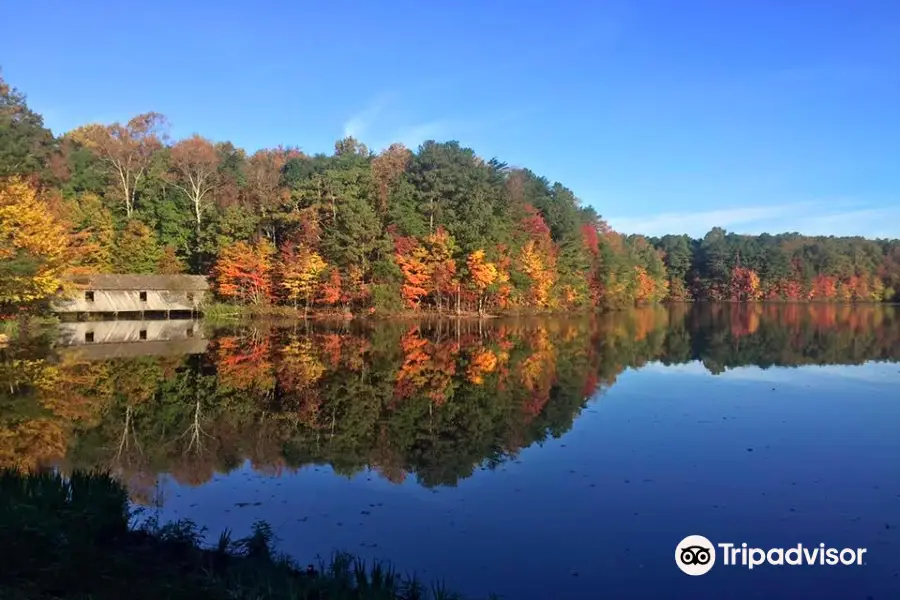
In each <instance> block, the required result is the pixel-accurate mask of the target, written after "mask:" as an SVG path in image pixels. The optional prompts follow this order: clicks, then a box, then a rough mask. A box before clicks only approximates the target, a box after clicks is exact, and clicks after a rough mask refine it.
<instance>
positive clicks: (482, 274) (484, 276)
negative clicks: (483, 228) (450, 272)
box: [466, 249, 497, 313]
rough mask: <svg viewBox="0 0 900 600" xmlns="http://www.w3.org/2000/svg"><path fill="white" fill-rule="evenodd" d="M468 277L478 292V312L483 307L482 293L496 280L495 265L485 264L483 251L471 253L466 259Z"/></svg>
mask: <svg viewBox="0 0 900 600" xmlns="http://www.w3.org/2000/svg"><path fill="white" fill-rule="evenodd" d="M466 266H467V267H468V268H469V275H471V276H472V285H473V287H474V288H475V290H476V291H477V292H478V312H479V313H480V312H481V310H482V307H483V305H484V293H485V291H486V290H487V288H488V287H490V285H491V284H493V283H494V282H495V281H496V280H497V265H495V264H494V263H491V262H487V261H486V260H485V258H484V250H481V249H478V250H475V251H474V252H472V253H471V254H470V255H469V257H468V258H467V259H466Z"/></svg>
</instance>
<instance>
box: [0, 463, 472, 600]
mask: <svg viewBox="0 0 900 600" xmlns="http://www.w3.org/2000/svg"><path fill="white" fill-rule="evenodd" d="M132 516H133V515H132V514H131V513H130V511H129V505H128V499H127V495H126V493H125V490H124V488H123V487H122V485H121V484H119V483H118V482H117V481H116V480H114V479H112V478H111V477H110V476H108V475H106V474H98V473H79V472H76V473H74V474H73V475H72V476H71V477H69V478H63V477H62V476H60V475H58V474H55V473H40V474H24V473H20V472H17V471H0V598H4V599H9V600H26V599H27V600H44V599H50V598H83V599H85V600H88V599H90V600H106V599H110V600H112V599H115V600H119V599H121V598H128V599H129V600H142V599H145V598H146V599H148V600H150V599H153V600H159V599H163V598H172V599H181V598H184V599H188V598H190V599H192V600H193V599H211V600H212V599H215V600H218V599H222V600H225V599H227V600H245V599H246V600H261V599H272V600H281V599H292V600H293V599H297V600H300V599H310V600H312V599H316V600H326V599H327V600H344V599H358V600H375V599H378V600H418V599H426V598H434V599H435V600H442V599H449V598H460V596H458V595H456V594H452V593H450V592H448V591H446V590H445V589H444V588H443V586H431V587H430V588H428V587H426V586H425V585H423V584H422V583H421V582H419V581H418V580H417V579H416V578H415V577H404V576H401V575H398V574H397V573H396V572H395V571H394V570H393V569H392V568H391V567H389V566H386V565H384V564H381V563H376V564H374V565H372V566H371V567H367V565H366V564H365V563H364V562H363V561H362V560H360V559H357V558H354V557H352V556H350V555H348V554H336V555H334V556H333V557H332V559H331V561H330V563H329V564H320V565H319V566H318V569H315V568H312V567H308V568H307V569H306V570H304V569H301V568H299V567H298V565H297V564H296V563H294V562H293V561H292V560H291V559H290V558H289V557H287V556H285V555H283V554H280V553H278V552H276V551H275V549H274V544H273V542H274V535H273V533H272V530H271V528H270V527H269V525H268V524H266V523H263V522H258V523H256V524H255V525H254V527H253V532H252V534H251V535H250V536H248V537H246V538H242V539H237V540H233V539H232V538H231V533H230V532H229V531H225V532H223V533H222V534H221V535H220V536H219V539H218V542H217V544H216V545H215V546H213V547H211V548H204V547H203V546H202V545H201V540H202V536H203V531H202V530H200V529H199V528H198V527H197V526H196V525H195V524H194V523H192V522H190V521H177V522H174V523H167V524H164V525H162V524H160V523H159V522H157V521H156V520H155V519H147V520H145V521H144V522H143V523H142V524H141V525H139V526H137V527H130V526H129V525H130V523H131V518H132Z"/></svg>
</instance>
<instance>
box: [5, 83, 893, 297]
mask: <svg viewBox="0 0 900 600" xmlns="http://www.w3.org/2000/svg"><path fill="white" fill-rule="evenodd" d="M73 271H79V272H129V273H179V272H191V273H201V274H209V275H212V276H213V277H214V279H215V284H216V286H215V288H216V292H217V294H218V295H219V296H220V297H221V298H223V299H227V300H230V301H234V302H240V303H248V304H266V305H268V304H286V305H294V306H304V307H315V308H321V309H331V310H348V311H379V312H395V311H400V310H410V309H411V310H420V309H426V308H427V309H436V310H443V311H457V310H466V311H475V310H478V311H484V310H488V311H494V312H497V311H503V310H526V311H527V310H550V309H570V308H578V307H585V308H587V307H591V306H594V307H602V308H611V307H619V306H630V305H633V304H635V303H651V302H657V301H663V300H671V301H684V300H691V299H704V300H706V299H708V300H733V301H745V300H758V299H784V300H832V301H882V300H891V299H893V298H895V294H896V293H897V290H898V289H900V242H898V241H897V240H892V241H886V240H866V239H863V238H833V237H805V236H801V235H798V234H783V235H777V236H771V235H761V236H741V235H735V234H726V232H725V231H723V230H722V229H719V228H715V229H713V230H712V231H710V232H709V233H708V234H707V235H706V236H705V237H704V238H703V239H702V240H694V239H691V238H689V237H687V236H666V237H663V238H661V239H656V238H646V237H643V236H639V235H628V236H626V235H621V234H619V233H616V232H614V231H612V230H611V229H610V227H609V226H608V225H607V224H606V223H605V222H604V221H603V220H602V219H601V217H600V216H599V215H598V214H597V213H596V212H595V211H594V209H592V208H590V207H584V206H581V204H580V202H579V200H578V198H576V197H575V195H574V194H573V193H572V191H571V190H569V189H568V188H566V187H565V186H563V185H562V184H560V183H551V182H550V181H548V180H547V179H545V178H543V177H540V176H538V175H536V174H535V173H533V172H531V171H529V170H528V169H523V168H517V167H511V166H509V165H507V164H505V163H503V162H500V161H498V160H496V159H491V160H485V159H482V158H480V157H478V156H477V155H476V154H475V153H474V152H473V151H472V150H471V149H469V148H464V147H462V146H460V145H459V144H458V143H456V142H443V143H439V142H435V141H428V142H425V143H423V144H422V145H421V146H420V147H419V148H418V149H416V150H415V151H412V150H409V149H407V148H405V147H403V146H402V145H400V144H394V145H392V146H390V147H389V148H387V149H385V150H384V151H382V152H380V153H373V152H371V151H370V150H369V149H367V148H366V147H365V146H364V145H363V144H361V143H359V142H358V141H357V140H355V139H353V138H345V139H342V140H339V141H337V142H336V143H335V148H334V153H333V154H331V155H324V154H316V155H308V154H305V153H304V152H303V151H301V150H300V149H297V148H285V147H279V148H270V149H261V150H258V151H256V152H254V153H252V154H248V153H246V152H245V151H244V150H242V149H240V148H236V147H235V146H234V145H233V144H231V143H229V142H215V143H214V142H212V141H210V140H207V139H205V138H203V137H200V136H198V135H194V136H192V137H190V138H187V139H182V140H170V139H169V138H168V135H167V124H166V119H165V118H164V117H163V116H162V115H159V114H156V113H148V114H143V115H138V116H136V117H134V118H133V119H132V120H131V121H129V122H128V123H125V124H119V123H113V124H90V125H85V126H83V127H79V128H77V129H75V130H73V131H70V132H68V133H66V134H64V135H62V136H61V137H54V136H53V135H52V134H51V132H50V131H49V130H47V129H46V128H45V127H44V126H43V121H42V118H41V117H40V115H38V114H36V113H35V112H33V111H32V110H30V109H29V108H28V106H27V105H26V103H25V98H24V96H23V95H22V94H20V93H18V92H17V91H16V90H15V89H13V88H11V87H10V86H8V85H7V84H6V83H4V82H3V81H2V80H0V305H2V306H3V307H5V308H6V309H7V310H9V309H10V308H13V307H18V306H23V305H28V304H30V303H36V302H39V301H41V300H43V299H46V298H47V297H48V296H50V295H52V294H55V293H58V292H59V291H60V289H61V288H65V280H66V275H67V274H70V273H72V272H73Z"/></svg>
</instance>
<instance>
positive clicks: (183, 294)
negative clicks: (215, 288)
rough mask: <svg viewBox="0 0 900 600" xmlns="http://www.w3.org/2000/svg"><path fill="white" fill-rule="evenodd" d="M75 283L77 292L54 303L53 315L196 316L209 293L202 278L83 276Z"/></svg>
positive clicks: (189, 276)
mask: <svg viewBox="0 0 900 600" xmlns="http://www.w3.org/2000/svg"><path fill="white" fill-rule="evenodd" d="M72 283H73V284H74V288H75V291H74V292H73V293H72V294H70V295H69V296H68V297H64V298H59V299H58V300H56V301H54V303H53V311H54V312H56V313H60V314H71V315H108V316H111V317H116V318H118V316H119V315H134V314H139V315H141V316H142V317H143V316H145V315H148V314H150V315H152V314H156V315H160V316H163V315H164V316H166V317H170V316H173V314H175V315H177V316H184V315H186V314H190V315H193V314H195V313H197V312H199V310H200V307H201V304H202V302H203V298H204V295H205V294H206V292H207V291H208V290H209V283H208V282H207V281H206V277H204V276H202V275H84V276H78V277H75V278H73V279H72Z"/></svg>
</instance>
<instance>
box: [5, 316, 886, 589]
mask: <svg viewBox="0 0 900 600" xmlns="http://www.w3.org/2000/svg"><path fill="white" fill-rule="evenodd" d="M78 327H82V329H83V325H79V326H70V327H69V328H68V329H66V330H65V331H62V332H60V333H57V334H54V336H50V337H46V336H45V337H43V338H40V339H36V340H34V341H33V342H30V343H28V344H21V345H17V346H15V347H9V348H6V349H3V350H0V360H2V363H0V366H2V377H3V381H0V384H2V385H0V463H2V464H6V465H9V464H18V465H21V466H27V467H30V468H40V467H60V468H62V469H63V470H69V469H72V468H77V467H82V468H90V467H103V468H109V469H112V470H113V471H114V472H116V473H118V474H119V475H120V476H121V477H122V478H123V479H124V480H125V481H126V482H127V483H128V486H129V489H130V491H131V494H132V499H133V501H134V502H135V503H138V504H142V505H145V506H147V507H148V508H149V510H151V511H155V512H158V514H159V516H160V517H161V518H162V519H166V520H168V519H179V518H190V519H193V520H194V521H196V522H197V523H198V524H200V525H202V526H205V527H207V528H208V530H209V532H210V536H211V537H216V536H217V535H218V533H219V532H220V531H221V530H223V529H224V528H226V527H228V528H231V529H232V530H233V531H234V532H235V534H236V535H241V534H244V533H246V532H247V531H248V530H249V528H250V525H251V524H252V523H253V521H255V520H257V519H264V520H266V521H268V522H269V523H271V524H272V526H273V527H274V528H275V530H276V532H277V535H278V537H279V538H280V542H279V543H280V547H281V548H282V549H283V550H285V551H287V552H289V553H291V554H292V555H294V556H295V557H297V558H298V559H299V560H300V561H301V562H303V563H307V562H313V561H314V560H315V557H316V555H321V556H327V555H328V554H329V553H330V552H332V551H333V550H336V549H343V550H348V551H351V552H353V553H355V554H358V555H360V556H362V557H365V558H367V559H374V558H380V559H388V560H390V561H392V562H393V563H394V564H395V565H396V566H397V567H398V568H400V569H401V570H406V571H416V572H417V573H419V574H420V575H422V576H424V577H425V578H427V579H434V578H442V579H443V580H445V582H446V583H447V584H448V586H449V587H452V588H454V589H457V590H459V591H462V592H465V593H469V594H473V595H486V593H487V592H489V591H493V592H496V593H498V594H501V595H502V596H503V597H506V598H523V599H538V598H540V599H544V598H592V599H593V598H685V599H696V598H759V599H763V598H835V599H854V598H858V599H860V600H865V599H867V598H873V599H891V598H900V574H898V573H900V364H898V363H900V309H897V308H896V307H890V306H863V307H849V306H842V307H838V306H806V305H790V306H774V305H772V306H769V305H766V306H763V305H758V306H697V307H693V308H688V307H675V308H672V309H665V308H660V307H657V308H648V309H641V310H635V311H632V312H627V313H620V314H614V315H607V316H600V317H593V318H581V319H575V318H573V319H536V320H496V321H491V322H488V323H483V324H480V325H479V324H478V323H477V322H463V323H456V322H447V321H443V322H438V321H429V322H422V323H413V322H402V323H378V324H352V325H343V326H324V325H321V326H320V325H316V326H313V325H302V324H299V325H296V326H288V327H275V326H256V327H242V328H231V329H219V330H213V329H212V328H209V327H204V328H193V327H191V326H190V324H189V323H188V324H187V327H184V326H182V325H180V324H177V323H176V324H172V325H171V327H169V328H168V329H165V328H163V329H160V328H159V327H156V328H151V329H148V331H151V332H158V331H162V333H153V336H150V337H154V336H157V338H158V339H148V340H146V341H139V342H127V343H117V338H116V335H119V334H117V333H116V332H115V331H112V330H110V331H112V332H111V333H109V332H107V333H108V334H107V333H103V332H102V331H101V329H102V325H98V326H97V327H98V331H97V333H96V334H95V335H94V336H93V339H94V340H95V342H93V343H89V344H87V343H84V331H83V330H82V329H79V328H78ZM137 327H138V329H140V328H141V327H145V326H143V325H139V324H138V325H137ZM126 329H127V328H126ZM132 329H133V328H132ZM132 334H133V332H132ZM129 335H131V334H129ZM125 337H127V335H126V336H125ZM132 337H133V336H132ZM122 339H125V338H122ZM96 340H102V342H101V343H98V342H97V341H96ZM163 340H165V341H163ZM689 534H701V535H704V536H706V537H708V538H710V539H711V540H713V541H714V542H719V541H723V542H724V541H728V542H735V543H737V544H738V545H739V544H740V543H741V542H746V543H748V545H750V546H757V547H764V548H768V547H789V546H796V545H797V544H798V543H802V544H804V545H806V546H811V547H815V546H818V544H819V543H820V542H822V543H825V544H826V545H827V546H835V547H838V548H843V547H853V548H857V547H865V548H868V552H867V554H866V564H865V565H863V566H860V567H824V566H816V567H809V566H803V567H773V566H763V567H758V568H756V569H754V570H753V571H748V570H747V569H746V568H741V567H724V566H721V558H720V563H719V564H718V565H717V566H716V567H714V568H713V570H712V571H711V572H710V573H709V574H708V575H706V576H704V577H688V576H686V575H684V574H682V573H681V572H680V571H679V570H678V568H677V567H676V565H675V562H674V551H675V546H676V544H677V543H678V542H679V541H680V540H681V539H682V538H684V537H685V536H687V535H689Z"/></svg>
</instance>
